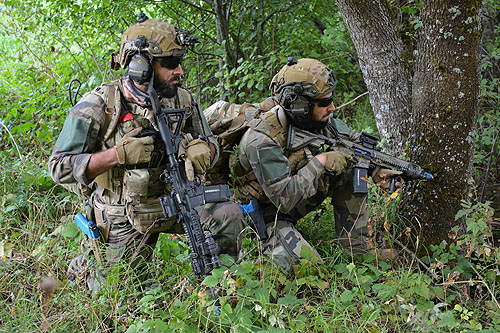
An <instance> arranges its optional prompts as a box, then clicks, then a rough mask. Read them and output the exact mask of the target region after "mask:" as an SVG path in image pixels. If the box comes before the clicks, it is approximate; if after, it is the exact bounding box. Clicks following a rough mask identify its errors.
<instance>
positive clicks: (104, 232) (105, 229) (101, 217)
mask: <svg viewBox="0 0 500 333" xmlns="http://www.w3.org/2000/svg"><path fill="white" fill-rule="evenodd" d="M94 216H95V222H96V223H97V229H99V232H100V233H101V237H102V240H103V242H104V243H106V242H107V241H108V237H109V228H110V225H111V223H109V221H108V219H107V217H106V212H105V211H104V210H103V209H99V208H97V207H94Z"/></svg>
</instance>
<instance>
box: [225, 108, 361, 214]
mask: <svg viewBox="0 0 500 333" xmlns="http://www.w3.org/2000/svg"><path fill="white" fill-rule="evenodd" d="M330 122H331V123H333V125H334V127H335V128H337V130H339V131H340V132H342V134H343V135H347V136H349V137H351V138H352V139H354V140H357V138H358V137H359V134H358V133H357V132H356V131H351V130H350V129H349V128H348V127H347V125H345V124H344V123H343V122H341V121H340V120H338V119H334V118H332V117H331V118H330ZM249 127H250V129H248V130H247V132H246V133H245V134H244V135H243V137H242V139H241V141H240V146H239V150H238V152H237V160H235V159H233V160H232V161H231V164H232V172H233V174H234V177H233V178H234V179H235V190H236V193H237V194H238V195H239V199H240V200H241V201H245V199H248V198H249V197H255V198H257V199H259V201H261V202H263V203H272V205H273V206H274V207H276V208H279V211H281V212H282V213H289V212H291V211H292V210H294V209H297V208H298V207H300V206H304V205H305V204H307V201H308V200H309V199H311V198H312V197H315V200H314V201H315V202H319V203H321V201H322V200H324V198H325V197H326V196H327V195H328V191H329V188H330V187H329V185H330V183H331V182H332V181H335V179H333V180H332V178H341V176H339V177H333V176H328V177H324V175H325V169H324V167H323V165H322V164H321V162H319V160H318V159H316V158H314V155H315V153H316V152H314V151H311V150H310V149H309V148H308V147H305V148H303V149H300V150H299V151H297V152H291V151H289V150H287V148H286V143H287V136H288V122H287V119H286V117H285V114H284V111H283V109H282V108H281V107H280V106H276V107H274V108H273V109H271V110H270V111H268V112H266V113H265V114H263V115H261V116H260V118H259V119H256V120H255V122H253V123H251V124H249ZM320 133H321V134H323V135H326V136H328V137H334V135H333V133H331V132H330V131H329V130H328V129H326V128H325V129H323V130H321V132H320ZM306 210H307V209H305V210H304V209H300V211H301V212H296V213H294V214H293V215H295V216H297V215H299V216H303V215H304V214H305V213H306Z"/></svg>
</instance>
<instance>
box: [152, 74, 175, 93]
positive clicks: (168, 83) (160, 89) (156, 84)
mask: <svg viewBox="0 0 500 333" xmlns="http://www.w3.org/2000/svg"><path fill="white" fill-rule="evenodd" d="M180 80H181V78H180V76H178V75H176V76H173V77H171V78H170V79H168V80H164V79H162V78H160V77H159V76H156V75H155V77H154V80H153V88H155V90H156V93H157V94H158V96H160V97H163V98H172V97H174V96H175V95H177V89H178V86H179V83H180Z"/></svg>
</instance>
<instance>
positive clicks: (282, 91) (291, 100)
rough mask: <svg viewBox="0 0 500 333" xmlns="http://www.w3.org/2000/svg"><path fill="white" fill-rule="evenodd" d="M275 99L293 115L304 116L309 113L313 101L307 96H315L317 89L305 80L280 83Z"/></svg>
mask: <svg viewBox="0 0 500 333" xmlns="http://www.w3.org/2000/svg"><path fill="white" fill-rule="evenodd" d="M276 93H277V94H278V97H277V100H278V104H280V105H281V106H282V107H283V108H284V109H285V110H286V111H288V112H290V114H291V115H292V116H294V117H298V118H301V117H304V116H307V115H309V114H311V112H312V110H313V109H314V102H313V101H312V98H310V97H309V96H316V95H317V94H318V90H317V89H316V87H314V85H312V84H310V83H305V82H289V83H287V84H281V85H280V86H279V87H278V89H276Z"/></svg>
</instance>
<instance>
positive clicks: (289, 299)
mask: <svg viewBox="0 0 500 333" xmlns="http://www.w3.org/2000/svg"><path fill="white" fill-rule="evenodd" d="M303 303H305V300H304V299H300V298H297V297H295V295H289V294H286V295H285V296H283V297H280V298H279V299H278V304H279V305H293V304H303Z"/></svg>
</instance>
